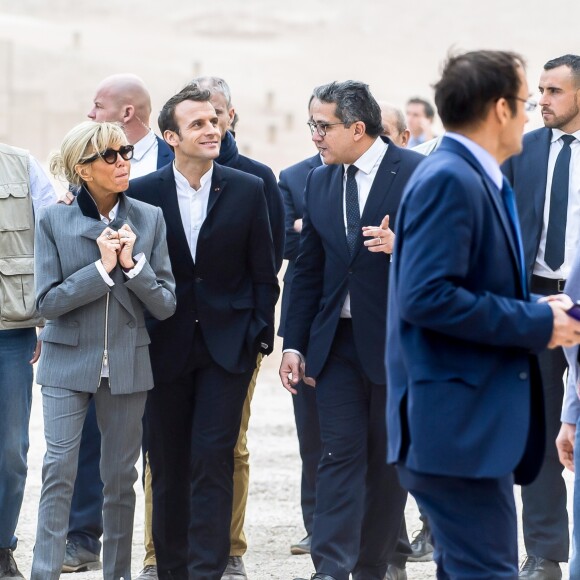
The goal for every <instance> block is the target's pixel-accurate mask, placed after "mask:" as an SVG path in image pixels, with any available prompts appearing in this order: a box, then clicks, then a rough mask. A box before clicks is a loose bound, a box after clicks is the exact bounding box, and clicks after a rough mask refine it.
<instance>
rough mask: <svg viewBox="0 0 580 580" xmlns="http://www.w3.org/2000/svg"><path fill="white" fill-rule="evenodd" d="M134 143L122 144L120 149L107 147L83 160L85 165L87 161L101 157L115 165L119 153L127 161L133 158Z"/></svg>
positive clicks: (90, 161)
mask: <svg viewBox="0 0 580 580" xmlns="http://www.w3.org/2000/svg"><path fill="white" fill-rule="evenodd" d="M133 149H134V147H133V145H122V146H121V147H119V149H118V150H117V149H110V148H109V149H105V150H104V151H103V152H101V153H95V154H94V155H93V156H91V157H88V158H87V159H85V160H83V161H81V163H82V164H83V165H84V164H85V163H92V162H93V161H96V160H97V159H98V158H99V157H100V158H101V159H102V160H103V161H104V162H105V163H108V164H109V165H113V163H116V161H117V155H120V156H121V157H122V158H123V159H124V160H125V161H129V160H130V159H133Z"/></svg>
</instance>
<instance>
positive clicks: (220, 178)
mask: <svg viewBox="0 0 580 580" xmlns="http://www.w3.org/2000/svg"><path fill="white" fill-rule="evenodd" d="M226 184H227V181H226V179H225V178H224V175H223V171H222V168H221V166H220V165H218V164H217V163H214V164H213V174H212V176H211V187H210V191H209V199H208V202H207V215H208V216H209V214H210V212H211V210H212V209H213V207H214V205H215V203H216V201H217V200H218V199H219V197H220V195H221V193H222V191H223V189H224V187H225V186H226ZM202 227H203V226H202Z"/></svg>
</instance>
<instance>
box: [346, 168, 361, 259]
mask: <svg viewBox="0 0 580 580" xmlns="http://www.w3.org/2000/svg"><path fill="white" fill-rule="evenodd" d="M357 171H358V168H357V167H355V166H354V165H350V166H349V168H348V169H347V170H346V193H345V206H346V242H347V244H348V250H349V252H350V255H351V256H352V255H353V253H354V248H355V246H356V240H357V236H358V233H359V230H360V206H359V204H358V187H357V185H356V179H355V178H354V176H355V175H356V172H357Z"/></svg>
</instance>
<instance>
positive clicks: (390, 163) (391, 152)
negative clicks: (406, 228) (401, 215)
mask: <svg viewBox="0 0 580 580" xmlns="http://www.w3.org/2000/svg"><path fill="white" fill-rule="evenodd" d="M400 162H401V155H400V153H399V150H398V149H397V148H396V147H395V146H394V145H392V144H389V148H388V149H387V151H386V153H385V156H384V157H383V159H382V161H381V164H380V165H379V168H378V170H377V174H376V175H375V179H374V180H373V184H372V186H371V190H370V191H369V195H368V198H367V201H366V203H365V207H364V210H363V212H362V215H361V220H360V223H361V227H362V226H372V225H376V226H378V225H379V224H380V223H381V221H382V220H383V218H384V217H385V215H387V214H389V215H390V216H391V217H393V216H394V214H395V213H396V211H397V203H398V201H397V200H394V199H393V200H391V199H390V198H389V191H390V189H391V186H392V184H393V181H394V179H395V177H396V175H397V172H398V169H399V164H400ZM390 227H391V229H394V223H391V224H390ZM363 241H364V238H363V236H362V232H361V234H360V235H359V237H358V238H357V243H356V249H355V251H354V253H353V258H354V257H356V255H357V254H358V252H359V251H360V250H361V248H362V247H363Z"/></svg>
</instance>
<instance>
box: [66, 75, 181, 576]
mask: <svg viewBox="0 0 580 580" xmlns="http://www.w3.org/2000/svg"><path fill="white" fill-rule="evenodd" d="M150 115H151V96H150V95H149V91H148V90H147V87H146V86H145V84H144V83H143V81H142V80H141V79H140V78H139V77H138V76H136V75H133V74H117V75H112V76H110V77H107V78H105V79H104V80H103V81H101V83H100V84H99V86H98V87H97V90H96V92H95V96H94V98H93V106H92V107H91V110H90V111H89V112H88V114H87V116H88V117H89V119H92V120H93V121H98V122H103V121H109V122H118V123H121V124H122V125H123V128H124V130H125V133H126V135H127V139H128V141H129V143H130V144H131V145H133V146H134V148H135V149H134V155H133V159H132V160H131V179H134V178H136V177H141V176H143V175H146V174H148V173H151V172H153V171H156V170H157V169H159V168H161V167H163V166H164V165H167V164H168V163H170V162H171V161H172V160H173V157H174V155H173V152H172V151H171V149H170V147H169V146H168V145H167V143H165V141H163V139H160V138H159V137H157V135H155V133H154V132H153V131H152V130H151V129H150V127H149V117H150ZM144 428H145V430H146V425H145V424H144ZM144 438H145V436H144ZM100 458H101V433H100V431H99V428H98V426H97V416H96V413H95V405H94V402H92V403H91V405H90V406H89V409H88V412H87V416H86V419H85V425H84V427H83V433H82V438H81V446H80V450H79V469H78V474H77V479H76V482H75V488H74V493H73V499H72V504H71V511H70V519H69V532H68V536H67V548H66V556H65V559H64V563H63V572H82V571H85V570H94V569H99V568H100V567H101V562H100V557H99V554H100V552H101V541H100V538H101V536H102V535H103V516H102V511H103V484H102V482H101V476H100V473H99V461H100Z"/></svg>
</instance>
